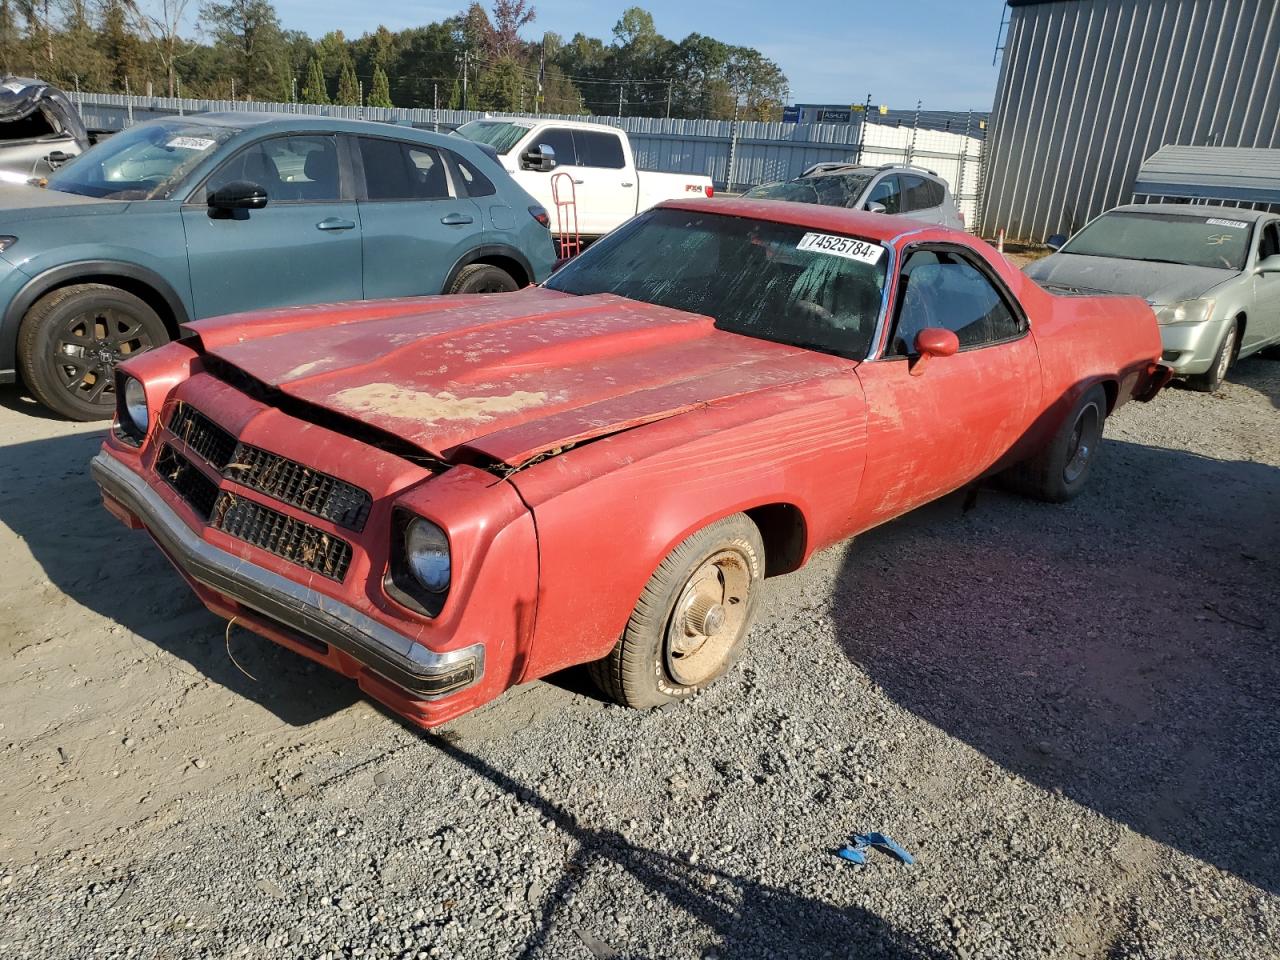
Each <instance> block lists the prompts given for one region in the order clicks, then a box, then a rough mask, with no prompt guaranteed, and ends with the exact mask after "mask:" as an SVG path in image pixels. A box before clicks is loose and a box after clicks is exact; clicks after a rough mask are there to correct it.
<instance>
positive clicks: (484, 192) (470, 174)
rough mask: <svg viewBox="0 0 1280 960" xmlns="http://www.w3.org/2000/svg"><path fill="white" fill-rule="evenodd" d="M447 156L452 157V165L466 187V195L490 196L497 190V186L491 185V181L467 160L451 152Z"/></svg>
mask: <svg viewBox="0 0 1280 960" xmlns="http://www.w3.org/2000/svg"><path fill="white" fill-rule="evenodd" d="M449 156H450V157H451V158H452V159H453V163H454V167H455V168H456V169H457V171H458V179H459V180H460V181H461V182H462V186H463V187H464V188H465V189H466V192H467V196H469V197H492V196H493V195H494V194H495V193H497V192H498V188H497V187H495V186H494V185H493V181H492V180H490V179H489V178H488V177H486V176H485V175H484V174H483V173H481V172H480V171H479V170H477V169H476V168H475V167H474V166H472V164H471V162H470V161H469V160H464V159H462V157H460V156H458V155H457V154H456V153H452V152H450V153H449Z"/></svg>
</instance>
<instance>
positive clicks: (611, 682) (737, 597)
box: [591, 513, 764, 708]
mask: <svg viewBox="0 0 1280 960" xmlns="http://www.w3.org/2000/svg"><path fill="white" fill-rule="evenodd" d="M763 575H764V544H763V543H762V541H761V539H760V531H759V530H757V529H756V525H755V524H754V523H752V522H751V521H750V520H749V519H748V518H747V517H746V516H744V515H743V514H740V513H738V514H734V515H733V516H731V517H726V518H724V519H723V520H718V521H716V522H715V523H713V524H711V525H710V526H708V527H705V528H703V529H702V530H699V531H698V532H697V533H695V534H693V535H692V536H690V537H689V538H688V539H687V540H685V541H684V542H683V543H681V544H680V545H679V546H678V547H676V548H675V549H674V550H673V551H671V553H670V555H669V556H668V557H667V558H666V559H665V560H663V561H662V563H661V564H660V565H659V567H658V569H657V570H655V571H654V573H653V576H652V577H650V578H649V582H648V583H647V584H645V588H644V592H643V593H642V594H641V595H640V600H639V601H638V602H637V603H636V607H635V610H633V611H632V613H631V619H630V620H629V621H627V627H626V630H624V631H623V633H622V637H621V639H619V640H618V642H617V644H616V645H615V646H614V648H613V650H612V651H610V653H609V655H608V656H607V657H605V658H604V659H603V660H599V661H597V662H596V663H593V664H592V665H591V673H592V677H593V678H594V679H595V681H596V683H597V684H598V685H599V687H600V689H601V690H602V691H603V692H604V694H605V695H606V696H608V697H609V698H610V699H612V700H615V701H617V702H618V703H620V704H623V705H624V706H628V707H640V708H648V707H659V706H662V705H664V704H667V703H673V702H675V701H677V700H684V699H687V698H688V697H692V696H693V695H694V694H696V693H698V692H699V691H701V690H702V689H703V688H704V687H706V686H707V685H708V684H710V683H711V682H712V681H713V680H715V679H717V678H718V677H720V676H722V675H723V674H724V672H725V671H726V670H728V669H729V667H730V666H732V664H733V662H734V660H735V659H737V656H738V655H739V654H740V653H741V651H742V640H743V638H744V637H745V636H746V634H747V630H748V629H750V627H751V621H752V619H753V618H754V617H755V610H756V604H757V602H758V600H759V596H760V582H761V579H762V578H763Z"/></svg>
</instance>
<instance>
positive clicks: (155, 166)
mask: <svg viewBox="0 0 1280 960" xmlns="http://www.w3.org/2000/svg"><path fill="white" fill-rule="evenodd" d="M239 132H240V131H239V130H238V129H236V128H234V127H222V126H216V127H215V126H213V125H211V124H203V123H197V122H193V121H191V120H185V119H173V120H152V121H149V122H147V123H142V124H139V125H138V126H136V127H133V128H131V129H129V130H125V131H124V132H122V133H117V134H116V135H115V136H113V137H111V138H109V139H107V140H104V141H103V142H102V143H100V144H98V145H97V146H95V147H92V148H91V149H89V150H86V151H85V152H84V153H82V154H81V155H80V156H78V157H76V159H74V160H72V161H71V162H70V163H68V164H66V165H64V166H63V167H61V168H60V169H58V170H57V171H55V172H54V173H52V174H50V176H49V181H48V187H49V189H50V190H59V191H61V192H62V193H79V194H83V195H84V196H86V197H104V198H106V199H109V200H164V199H166V198H168V197H170V196H172V195H173V193H174V191H176V190H177V189H178V188H179V187H180V186H181V185H182V182H183V180H185V179H186V177H187V175H188V174H190V173H191V171H192V170H193V169H194V168H195V167H196V165H197V164H199V163H200V161H201V160H203V159H204V158H205V157H207V156H208V155H209V154H210V153H212V152H213V151H214V150H216V149H217V148H218V146H219V145H221V144H223V143H225V142H226V141H227V140H229V139H230V138H231V137H233V136H235V135H236V134H237V133H239Z"/></svg>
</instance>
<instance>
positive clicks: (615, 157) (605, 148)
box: [574, 130, 627, 170]
mask: <svg viewBox="0 0 1280 960" xmlns="http://www.w3.org/2000/svg"><path fill="white" fill-rule="evenodd" d="M574 139H575V140H577V142H578V163H579V165H581V166H584V167H604V168H606V169H608V170H621V169H622V168H623V167H625V166H626V165H627V161H626V159H625V157H624V156H623V153H622V140H621V139H620V138H619V137H618V135H617V134H616V133H605V132H604V131H601V132H600V133H596V132H595V131H594V130H578V131H576V132H575V133H574Z"/></svg>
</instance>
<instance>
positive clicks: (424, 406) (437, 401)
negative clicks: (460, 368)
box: [331, 383, 547, 423]
mask: <svg viewBox="0 0 1280 960" xmlns="http://www.w3.org/2000/svg"><path fill="white" fill-rule="evenodd" d="M331 399H332V401H333V403H334V404H335V405H336V406H339V407H341V408H343V409H345V410H348V411H350V412H351V413H355V414H360V415H364V414H370V413H375V414H380V415H382V416H386V417H391V418H393V419H396V420H422V421H426V422H428V423H431V422H439V421H442V420H475V421H479V422H481V423H483V422H484V421H486V420H492V419H493V418H494V416H495V415H497V414H500V413H517V412H519V411H521V410H526V409H528V408H530V407H536V406H538V405H540V404H542V403H545V402H546V400H547V394H546V392H545V391H537V392H531V391H528V390H517V391H515V392H514V393H508V394H503V395H501V396H493V397H459V396H457V395H456V394H453V393H449V392H448V391H441V392H440V393H427V392H425V391H422V390H414V389H413V388H411V387H401V386H398V385H396V384H394V383H368V384H364V385H362V386H359V387H348V388H347V389H346V390H339V391H338V392H337V393H335V394H333V396H332V398H331Z"/></svg>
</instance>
